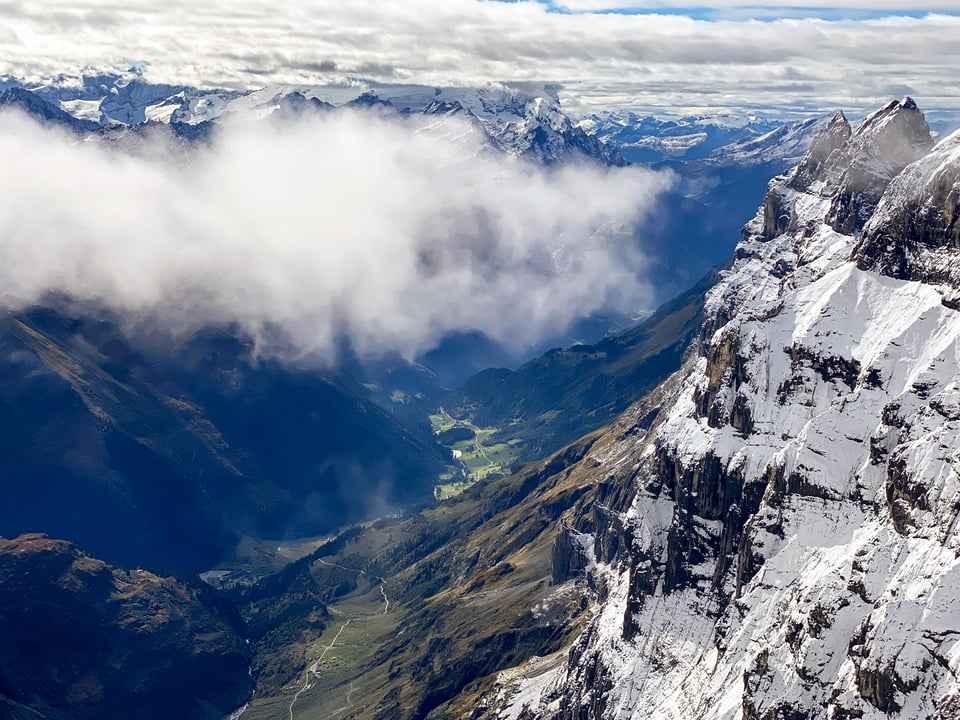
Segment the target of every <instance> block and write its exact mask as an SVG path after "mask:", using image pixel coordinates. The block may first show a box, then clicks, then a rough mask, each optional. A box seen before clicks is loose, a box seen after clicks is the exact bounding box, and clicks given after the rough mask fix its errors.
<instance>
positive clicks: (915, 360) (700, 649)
mask: <svg viewBox="0 0 960 720" xmlns="http://www.w3.org/2000/svg"><path fill="white" fill-rule="evenodd" d="M958 147H960V133H958V134H953V135H950V136H948V137H946V138H944V139H943V140H941V141H940V142H939V143H936V144H935V143H934V141H933V139H932V137H931V136H930V133H929V130H928V127H927V124H926V122H925V120H924V118H923V115H922V113H920V111H919V110H918V109H917V107H916V105H915V103H913V101H912V100H909V99H905V100H903V101H897V102H892V103H890V104H889V105H887V106H885V107H884V108H881V109H880V110H878V111H877V112H876V113H874V114H872V115H870V116H869V117H868V118H867V120H866V121H865V122H864V123H862V124H861V125H860V126H859V127H858V128H857V129H856V130H854V129H853V128H852V127H851V125H850V124H849V123H848V122H847V120H846V118H845V117H844V116H843V115H842V114H841V113H838V114H836V115H835V116H834V117H833V118H832V119H831V120H830V122H829V123H827V124H826V126H825V127H824V128H822V131H821V133H820V135H819V136H818V138H817V139H816V141H815V142H814V143H813V145H812V147H811V148H810V150H809V151H808V153H807V154H806V155H805V156H804V158H803V159H802V160H801V162H800V163H798V164H797V165H795V166H794V167H793V168H792V169H790V170H789V171H788V172H786V173H784V174H782V175H780V176H778V177H777V178H775V179H774V180H773V181H772V182H771V183H770V187H769V190H768V193H767V198H766V202H765V203H764V205H763V206H762V207H761V208H760V210H759V212H758V213H757V215H756V217H755V218H754V219H753V220H752V221H751V222H750V223H748V224H747V226H746V228H745V229H744V233H743V237H742V239H741V241H740V243H739V245H738V247H737V252H736V256H735V259H734V261H733V264H732V267H730V268H729V269H728V270H725V271H723V272H721V273H720V275H719V278H718V279H717V282H716V283H715V285H714V286H713V287H712V289H710V290H709V292H708V293H707V295H706V300H705V304H704V308H703V315H702V320H701V322H700V324H699V332H698V333H697V335H696V338H695V339H694V341H693V343H692V344H691V345H690V347H689V350H688V352H687V353H686V355H685V357H684V360H683V364H682V367H681V368H680V369H679V370H678V371H677V372H676V373H674V374H673V375H672V376H671V377H670V378H668V379H667V380H666V381H665V382H663V383H662V384H660V385H659V386H658V387H657V388H655V389H653V390H652V391H651V392H650V393H648V394H647V395H646V396H645V397H644V398H642V399H640V400H639V401H638V402H636V403H634V404H633V405H632V406H631V407H629V408H628V409H627V410H626V411H625V412H624V413H623V414H621V415H620V416H619V417H618V418H617V419H616V420H615V421H614V422H613V423H612V424H611V425H610V426H609V427H608V428H606V429H603V430H600V431H598V432H594V433H591V434H589V435H587V436H585V437H584V438H582V439H580V440H578V441H576V442H574V443H573V444H571V445H569V446H568V447H566V448H565V449H563V450H562V451H560V452H558V453H556V454H554V455H552V456H551V457H549V458H547V459H546V460H544V461H539V462H536V463H531V464H529V465H527V466H525V467H524V468H522V469H520V470H519V471H518V472H517V473H516V474H514V475H512V476H510V477H508V478H505V479H502V480H497V481H492V482H488V483H481V484H479V485H477V486H475V487H474V488H471V489H470V490H468V491H466V492H465V493H464V494H463V495H462V496H461V497H460V498H459V499H456V500H452V501H449V502H448V503H444V505H442V506H441V507H440V508H439V509H438V510H436V511H430V512H428V513H425V514H422V515H418V516H416V517H412V518H408V519H404V520H397V521H385V522H382V523H379V524H378V525H377V526H375V527H371V528H369V529H367V530H363V531H360V532H355V533H351V534H348V535H344V536H343V537H342V538H341V539H340V540H339V541H337V542H336V543H332V544H329V545H327V546H324V547H321V548H319V549H318V550H317V551H316V552H315V553H313V554H312V555H310V556H307V557H305V558H304V559H303V560H301V561H300V562H298V563H296V564H295V565H292V566H290V568H289V569H288V570H287V571H285V572H284V573H282V574H280V575H277V576H275V577H273V578H270V579H265V580H264V581H261V583H260V584H258V585H256V586H254V587H253V588H250V589H244V590H239V591H237V593H238V594H237V595H236V599H237V602H239V603H240V605H241V607H247V608H249V609H246V610H244V612H245V614H247V616H248V617H253V615H252V614H251V612H252V611H253V609H254V608H256V614H259V613H262V612H263V611H264V609H265V608H270V607H274V606H277V605H278V604H279V605H280V606H282V603H283V602H284V600H283V599H284V598H285V597H289V596H290V593H291V592H294V593H295V592H298V591H294V588H306V587H310V588H314V590H313V592H314V593H315V594H316V595H317V596H319V597H323V598H324V603H325V607H326V608H327V613H328V614H329V616H330V617H331V618H336V620H334V622H333V623H331V624H330V625H328V626H327V627H326V628H325V629H324V630H323V631H320V632H318V633H317V634H316V635H315V636H313V639H310V640H307V641H305V642H303V643H301V644H298V643H294V646H296V647H300V648H301V652H302V653H303V655H302V656H300V657H302V658H303V659H302V660H301V662H300V663H295V662H293V660H295V659H296V658H297V657H298V654H294V655H290V654H287V655H285V656H284V657H285V658H287V662H288V663H292V664H288V665H286V666H279V665H272V666H271V667H272V668H273V670H274V672H273V673H270V674H263V675H261V677H263V678H265V679H266V678H269V681H268V682H265V684H264V685H263V686H262V691H263V694H262V695H261V697H260V699H259V700H255V701H254V703H253V704H251V706H250V707H249V708H248V710H247V711H246V713H249V717H250V718H269V717H276V716H277V715H278V713H279V712H280V709H281V708H284V709H286V708H288V705H289V700H290V698H292V697H295V703H294V705H295V710H297V712H300V713H302V714H303V715H304V716H309V714H310V713H314V714H318V715H324V714H325V713H334V712H336V711H338V710H341V709H343V708H347V710H345V711H344V712H347V711H349V714H350V715H351V716H352V717H404V718H448V717H450V718H453V717H455V718H485V717H490V718H564V719H566V718H590V719H595V720H601V719H602V720H620V719H622V718H649V717H655V718H744V717H745V718H766V719H770V720H772V719H773V718H820V717H860V718H876V719H877V720H879V719H880V718H887V717H910V718H913V717H929V718H938V719H945V718H953V717H956V716H957V712H958V707H960V705H958V697H960V683H958V682H957V675H956V672H957V668H956V663H957V660H956V658H957V657H960V656H958V653H957V647H958V646H957V637H958V633H960V625H958V622H960V620H958V615H957V603H958V599H957V586H956V583H955V582H954V579H955V574H956V572H957V563H958V559H957V558H958V553H957V550H956V547H955V546H956V545H957V537H956V533H955V528H954V526H955V523H956V514H957V500H956V498H957V488H958V487H960V485H958V476H957V473H956V470H955V463H956V458H955V455H956V447H957V439H956V438H955V437H954V435H955V434H956V432H957V431H958V427H960V426H958V424H957V423H958V420H957V418H958V417H960V416H958V414H957V413H956V412H954V409H953V408H954V406H955V405H956V400H957V398H956V397H955V396H956V395H957V387H956V385H957V373H956V365H957V361H958V360H960V344H958V342H960V341H958V335H957V331H958V329H960V325H958V323H957V322H956V320H957V318H956V312H957V310H956V307H957V302H956V299H955V298H956V292H957V290H956V287H955V283H956V280H955V275H954V274H953V273H954V265H955V262H954V261H955V254H956V237H957V236H956V228H955V222H954V219H955V218H956V217H957V210H958V194H957V190H956V188H957V183H958V179H960V153H958ZM299 592H302V591H299ZM378 599H379V603H381V604H380V605H379V608H380V610H379V611H378V610H377V607H378V605H377V603H378ZM385 599H386V600H388V602H389V604H388V605H387V606H386V607H384V606H383V604H382V603H383V602H384V600H385ZM347 612H351V613H353V614H352V615H346V614H345V613H347ZM346 620H349V622H346ZM340 643H342V645H341V644H340ZM334 645H335V646H336V647H341V646H342V647H351V648H353V650H351V652H350V655H349V657H350V660H349V661H347V662H336V663H333V662H327V661H326V660H325V659H324V657H323V651H322V649H323V648H325V647H330V646H334ZM288 649H289V646H288ZM265 654H266V656H267V657H269V656H270V651H266V653H265ZM317 658H319V660H318V659H317ZM315 661H316V662H315ZM261 662H262V660H261ZM298 668H299V669H298ZM284 678H286V679H284ZM246 713H245V716H246Z"/></svg>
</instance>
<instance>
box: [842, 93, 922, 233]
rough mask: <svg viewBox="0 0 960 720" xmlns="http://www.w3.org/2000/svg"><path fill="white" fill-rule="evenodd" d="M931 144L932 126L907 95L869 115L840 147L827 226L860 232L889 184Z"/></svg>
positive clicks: (850, 231) (844, 231)
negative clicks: (839, 170)
mask: <svg viewBox="0 0 960 720" xmlns="http://www.w3.org/2000/svg"><path fill="white" fill-rule="evenodd" d="M932 147H933V138H932V137H931V136H930V128H929V126H928V125H927V121H926V120H925V119H924V117H923V113H921V112H920V110H919V109H918V108H917V104H916V103H915V102H914V101H913V100H912V99H911V98H904V99H903V100H902V101H897V100H894V101H892V102H890V103H889V104H888V105H886V106H885V107H883V108H881V109H880V110H878V111H877V112H875V113H873V114H872V115H870V116H869V117H867V119H866V120H864V121H863V124H862V125H861V126H860V127H859V128H858V129H857V132H856V133H855V134H854V135H853V136H852V137H851V138H850V140H849V141H848V142H847V143H846V144H845V146H844V147H843V148H842V150H841V152H843V153H845V155H846V158H845V159H844V162H843V163H841V164H840V165H842V166H844V167H843V172H842V174H841V175H840V177H839V181H838V189H837V190H836V192H834V193H833V198H832V199H831V201H830V209H829V210H828V211H827V216H826V220H827V223H828V224H829V225H830V227H832V228H833V229H834V230H836V231H837V232H839V233H843V234H845V235H852V234H854V233H858V232H859V231H860V230H861V229H862V228H863V226H864V224H865V223H866V221H867V220H868V219H869V217H870V215H871V214H872V212H873V210H874V208H876V206H877V203H878V202H879V201H880V197H881V196H882V195H883V191H884V190H886V187H887V184H888V183H889V182H890V181H891V180H892V179H893V178H894V177H895V176H896V175H897V174H898V173H899V172H900V171H901V170H903V168H905V167H906V166H907V165H909V164H910V163H912V162H914V161H915V160H918V159H919V158H921V157H923V156H924V155H925V154H926V153H927V152H928V151H929V150H930V148H932ZM835 167H837V166H835Z"/></svg>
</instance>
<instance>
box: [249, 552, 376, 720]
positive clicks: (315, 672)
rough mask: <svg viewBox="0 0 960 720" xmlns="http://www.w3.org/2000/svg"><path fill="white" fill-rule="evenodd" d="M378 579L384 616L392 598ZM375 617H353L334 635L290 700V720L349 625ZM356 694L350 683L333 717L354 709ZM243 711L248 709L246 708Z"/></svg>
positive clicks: (330, 564)
mask: <svg viewBox="0 0 960 720" xmlns="http://www.w3.org/2000/svg"><path fill="white" fill-rule="evenodd" d="M317 562H319V563H320V564H322V565H326V566H328V567H336V568H341V569H342V570H349V571H351V572H355V573H359V574H360V575H366V573H365V572H364V571H363V570H358V569H356V568H348V567H346V566H344V565H336V564H334V563H331V562H327V561H326V560H318V561H317ZM376 579H377V580H379V581H380V594H381V595H383V613H381V614H382V615H386V614H387V613H388V612H390V598H389V597H387V591H386V584H387V581H386V580H385V579H384V578H383V577H380V576H379V575H378V576H377V578H376ZM375 617H378V616H377V615H358V616H356V617H351V618H349V619H348V620H347V621H346V622H344V623H343V625H341V626H340V629H339V630H338V631H337V634H336V635H334V637H333V640H331V641H330V644H329V645H327V646H326V647H325V648H324V649H323V652H321V653H320V657H318V658H317V659H316V660H314V661H313V663H311V664H310V665H309V666H308V667H307V669H306V670H304V671H303V685H302V686H301V687H300V689H299V690H297V692H296V693H295V694H294V696H293V699H291V700H290V707H289V708H288V711H289V720H294V719H293V709H294V706H296V704H297V701H298V700H299V699H300V696H301V695H302V694H303V693H305V692H306V691H307V690H309V689H310V688H311V687H313V682H312V679H311V676H312V677H318V676H319V675H320V670H319V668H320V663H322V662H323V659H324V658H325V657H326V656H327V653H328V652H329V651H330V650H331V649H333V647H334V646H335V645H336V644H337V640H339V639H340V635H342V634H343V631H344V630H346V628H347V625H349V624H350V623H352V622H353V621H354V620H357V621H362V620H370V619H372V618H375ZM354 692H355V690H354V687H353V683H352V682H351V683H350V688H349V690H348V691H347V704H346V705H345V706H344V707H342V708H339V709H338V710H336V711H335V712H334V714H333V717H336V716H337V715H340V714H341V713H343V712H346V711H347V710H349V709H350V708H351V707H353V702H352V701H351V696H352V695H353V693H354ZM243 709H246V707H244V708H243ZM241 712H242V710H241Z"/></svg>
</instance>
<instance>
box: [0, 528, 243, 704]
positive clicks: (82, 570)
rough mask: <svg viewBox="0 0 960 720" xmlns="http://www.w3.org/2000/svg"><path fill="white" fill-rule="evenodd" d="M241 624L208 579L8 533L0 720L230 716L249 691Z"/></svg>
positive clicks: (3, 561)
mask: <svg viewBox="0 0 960 720" xmlns="http://www.w3.org/2000/svg"><path fill="white" fill-rule="evenodd" d="M240 628H241V622H240V618H239V616H238V615H237V614H236V610H235V609H233V608H232V607H230V606H229V605H228V604H226V603H224V602H223V601H222V600H221V599H219V598H217V597H216V596H215V595H214V593H213V592H212V591H211V590H210V588H208V587H206V586H204V585H202V584H201V583H197V584H186V583H183V582H181V581H177V580H174V579H173V578H162V577H158V576H156V575H153V574H151V573H149V572H146V571H144V570H133V571H125V570H120V569H117V568H114V567H111V566H109V565H107V564H106V563H104V562H102V561H101V560H97V559H95V558H92V557H90V556H89V555H87V554H85V553H83V552H82V551H80V550H78V549H77V548H76V547H75V546H73V545H71V544H70V543H67V542H64V541H62V540H54V539H51V538H48V537H46V536H43V535H23V536H21V537H18V538H16V539H14V540H4V539H2V538H0V717H4V718H32V719H34V720H68V719H70V720H87V719H90V720H93V719H97V720H100V719H103V720H110V719H112V718H117V719H119V718H137V719H141V720H152V719H157V720H159V719H160V718H170V717H177V718H196V719H197V720H199V719H201V718H210V717H222V716H223V715H225V714H226V713H228V712H230V711H231V710H234V709H236V708H237V707H239V706H240V705H242V704H243V703H244V702H246V700H247V699H248V698H249V696H250V691H251V689H252V687H251V686H252V682H251V679H250V678H249V676H248V674H247V668H248V663H249V651H248V649H247V646H246V644H245V643H244V642H243V640H242V638H241V636H240Z"/></svg>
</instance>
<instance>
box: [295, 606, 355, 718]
mask: <svg viewBox="0 0 960 720" xmlns="http://www.w3.org/2000/svg"><path fill="white" fill-rule="evenodd" d="M352 622H353V618H350V619H349V620H347V621H346V622H345V623H344V624H343V625H341V626H340V629H339V630H338V631H337V634H336V635H335V636H334V638H333V640H331V641H330V644H329V645H327V646H326V647H325V648H324V649H323V652H322V653H320V657H318V658H317V659H316V660H315V661H314V662H313V664H312V665H310V666H309V667H308V668H307V669H306V670H304V671H303V687H301V688H300V689H299V690H297V692H296V694H295V695H294V696H293V700H291V701H290V708H289V710H290V720H293V706H294V705H296V704H297V700H299V699H300V696H301V695H302V694H303V693H304V692H306V691H307V690H309V689H310V688H311V687H313V683H311V682H310V676H311V675H319V674H320V673H319V672H317V667H318V666H319V665H320V663H321V662H323V658H324V657H326V655H327V652H329V651H330V649H331V648H333V646H334V645H336V644H337V640H339V639H340V635H341V634H342V633H343V631H344V630H345V629H346V627H347V625H349V624H350V623H352Z"/></svg>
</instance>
